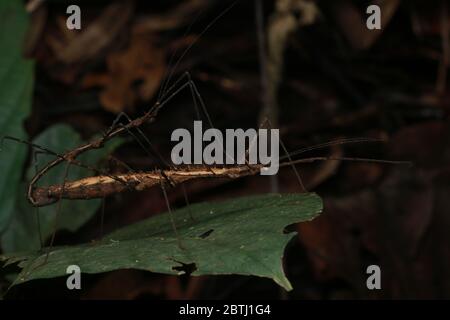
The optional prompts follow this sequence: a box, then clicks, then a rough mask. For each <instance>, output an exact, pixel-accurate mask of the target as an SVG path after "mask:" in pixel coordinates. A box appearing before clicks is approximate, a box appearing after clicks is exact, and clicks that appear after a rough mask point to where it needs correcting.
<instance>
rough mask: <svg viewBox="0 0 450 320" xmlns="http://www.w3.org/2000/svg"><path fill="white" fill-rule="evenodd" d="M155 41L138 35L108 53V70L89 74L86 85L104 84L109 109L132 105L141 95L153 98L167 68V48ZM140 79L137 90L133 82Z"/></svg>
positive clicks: (104, 103)
mask: <svg viewBox="0 0 450 320" xmlns="http://www.w3.org/2000/svg"><path fill="white" fill-rule="evenodd" d="M155 42H156V41H155V40H154V38H152V37H151V36H145V35H134V36H133V38H132V39H131V42H130V45H129V46H128V48H126V49H125V50H123V51H120V52H114V53H111V54H110V55H109V56H108V57H107V60H106V63H107V68H108V70H107V71H106V73H101V74H90V75H87V76H86V77H85V78H84V80H83V86H84V87H86V88H90V87H93V86H101V87H103V90H102V92H101V93H100V102H101V104H102V106H103V107H104V108H105V109H106V110H108V111H110V112H114V113H118V112H121V111H123V110H125V109H129V108H132V107H133V105H134V103H135V101H136V100H137V99H138V98H140V99H142V100H149V99H150V98H152V97H153V95H154V94H155V92H156V91H157V89H158V87H159V85H160V83H161V80H162V78H163V76H164V72H165V70H166V65H165V50H164V49H163V48H161V47H158V46H156V44H155ZM138 82H140V84H139V86H138V88H137V92H136V91H135V90H133V86H134V84H135V83H138Z"/></svg>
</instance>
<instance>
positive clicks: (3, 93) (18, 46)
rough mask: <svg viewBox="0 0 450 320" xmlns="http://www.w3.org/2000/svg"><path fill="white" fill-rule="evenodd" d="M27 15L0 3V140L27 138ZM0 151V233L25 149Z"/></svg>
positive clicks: (13, 0) (15, 3)
mask: <svg viewBox="0 0 450 320" xmlns="http://www.w3.org/2000/svg"><path fill="white" fill-rule="evenodd" d="M27 27H28V16H27V14H26V12H25V8H24V5H23V2H22V1H20V0H2V1H0V52H1V54H0V137H3V136H5V135H9V136H14V137H16V138H24V139H26V133H25V131H24V129H23V121H24V120H25V118H26V117H28V115H29V113H30V110H31V98H32V92H33V62H32V61H29V60H26V59H24V58H23V57H22V48H23V42H24V38H25V33H26V30H27ZM1 147H2V150H1V151H0V172H2V173H3V177H2V179H1V180H0V233H1V232H3V231H4V230H5V229H6V227H7V225H8V223H9V221H10V219H11V216H12V214H13V211H14V205H15V201H16V196H17V194H16V191H17V187H18V185H19V183H20V179H21V174H22V170H23V165H24V161H25V156H26V149H24V148H23V147H21V146H19V145H17V144H13V143H9V142H6V141H5V142H4V143H3V145H2V146H1Z"/></svg>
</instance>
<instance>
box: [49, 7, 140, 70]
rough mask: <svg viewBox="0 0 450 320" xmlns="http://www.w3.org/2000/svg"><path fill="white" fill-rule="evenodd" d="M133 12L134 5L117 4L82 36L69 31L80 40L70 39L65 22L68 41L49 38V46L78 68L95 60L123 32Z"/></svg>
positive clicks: (61, 57) (65, 33) (61, 58)
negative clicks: (88, 61) (85, 62)
mask: <svg viewBox="0 0 450 320" xmlns="http://www.w3.org/2000/svg"><path fill="white" fill-rule="evenodd" d="M133 8H134V5H133V1H115V2H114V3H112V4H111V5H109V6H108V7H107V8H106V9H105V10H104V11H103V13H102V14H101V15H100V16H99V17H98V18H97V19H96V20H94V21H93V22H92V23H90V24H89V25H88V26H86V27H85V28H84V27H83V29H82V30H81V32H80V33H73V32H71V31H69V32H70V34H71V35H74V34H75V35H76V36H69V37H68V35H67V32H68V29H67V27H66V24H65V20H64V23H63V24H62V25H61V27H60V33H61V35H62V37H63V38H64V39H62V40H61V39H57V38H54V37H49V38H48V39H47V42H48V44H49V46H50V47H51V48H52V50H53V52H54V54H55V56H56V58H57V59H58V60H59V61H60V62H62V63H65V64H74V63H78V62H83V61H87V60H90V59H93V58H94V57H96V56H97V55H98V54H99V53H100V52H101V51H102V50H104V49H106V48H107V47H108V46H109V45H110V44H111V42H112V41H113V40H114V39H115V38H116V36H117V34H118V33H119V32H120V31H121V30H123V28H124V26H125V24H126V23H127V22H128V20H129V19H130V17H131V15H132V13H133Z"/></svg>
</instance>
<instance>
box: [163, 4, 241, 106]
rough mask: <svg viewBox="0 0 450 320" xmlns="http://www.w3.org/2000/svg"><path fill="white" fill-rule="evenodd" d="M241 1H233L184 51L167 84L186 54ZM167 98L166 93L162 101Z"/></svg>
mask: <svg viewBox="0 0 450 320" xmlns="http://www.w3.org/2000/svg"><path fill="white" fill-rule="evenodd" d="M239 1H240V0H236V1H233V3H232V4H231V5H229V6H228V7H227V8H225V10H223V11H222V12H221V13H220V14H219V15H218V16H217V17H215V18H214V19H213V20H212V21H211V22H210V23H208V25H207V26H206V27H205V29H203V31H202V32H200V34H199V35H198V36H197V37H196V38H195V39H194V40H193V41H192V42H191V43H190V44H189V46H188V47H187V48H186V49H185V50H184V51H183V53H182V54H181V55H180V57H179V58H178V60H177V62H176V63H175V65H174V66H173V68H172V70H171V72H170V73H169V76H168V78H167V81H166V84H168V83H170V80H172V76H173V74H174V73H175V70H176V69H177V68H178V66H179V64H180V63H181V61H182V60H183V58H184V57H185V56H186V54H187V53H188V52H189V51H190V50H191V48H192V47H193V46H194V45H195V44H196V43H197V42H198V41H199V40H200V38H201V37H202V36H203V35H204V34H205V33H206V32H208V30H209V29H210V28H211V27H212V26H213V25H214V24H216V22H217V21H219V20H220V19H221V18H222V17H223V16H224V15H226V14H227V13H228V12H229V11H230V10H231V9H233V7H234V6H235V5H236V4H237V3H238V2H239ZM164 97H165V93H163V94H162V96H161V97H160V98H161V99H164Z"/></svg>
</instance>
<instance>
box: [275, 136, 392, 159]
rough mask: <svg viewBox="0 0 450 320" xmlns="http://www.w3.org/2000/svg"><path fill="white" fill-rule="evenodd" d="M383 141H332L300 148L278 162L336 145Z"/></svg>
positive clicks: (378, 140) (380, 140) (352, 139)
mask: <svg viewBox="0 0 450 320" xmlns="http://www.w3.org/2000/svg"><path fill="white" fill-rule="evenodd" d="M385 141H386V140H385V139H379V138H364V137H363V138H348V139H338V140H332V141H328V142H324V143H320V144H316V145H314V146H311V147H306V148H302V149H299V150H296V151H293V152H291V153H289V155H286V156H283V157H280V160H284V159H286V158H289V157H293V156H297V155H299V154H302V153H305V152H308V151H312V150H317V149H323V148H326V147H330V146H337V145H344V144H356V143H363V142H385Z"/></svg>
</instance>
